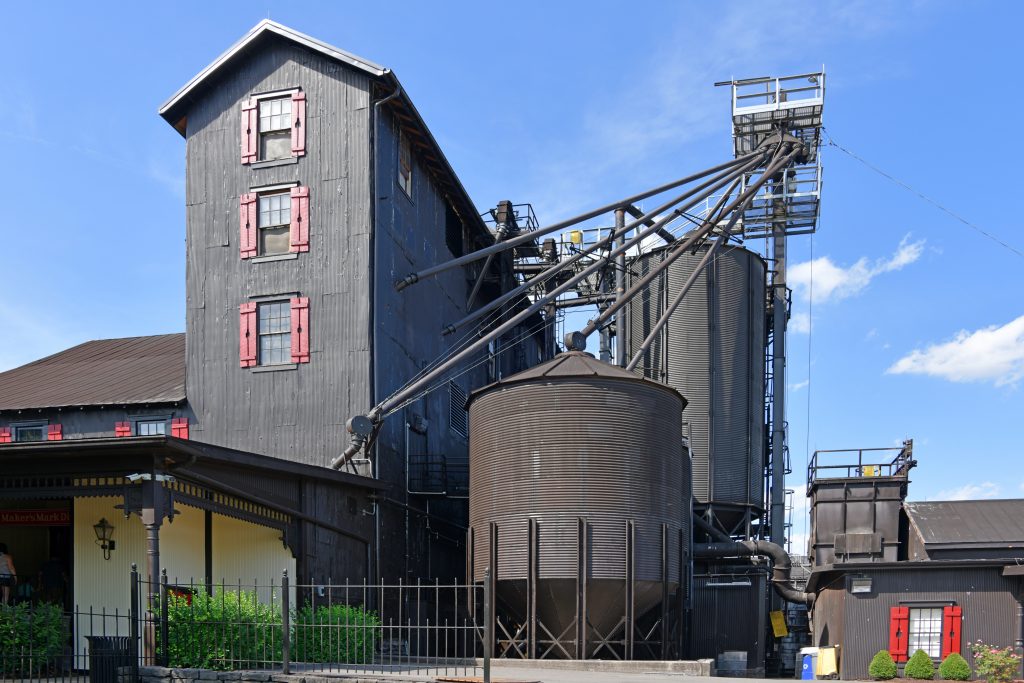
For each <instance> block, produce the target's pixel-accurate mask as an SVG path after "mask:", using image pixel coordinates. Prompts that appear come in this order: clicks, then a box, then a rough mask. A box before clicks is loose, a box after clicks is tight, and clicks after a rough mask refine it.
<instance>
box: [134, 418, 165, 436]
mask: <svg viewBox="0 0 1024 683" xmlns="http://www.w3.org/2000/svg"><path fill="white" fill-rule="evenodd" d="M135 433H136V435H138V436H156V435H158V434H166V433H167V422H166V421H164V420H146V421H145V422H136V423H135Z"/></svg>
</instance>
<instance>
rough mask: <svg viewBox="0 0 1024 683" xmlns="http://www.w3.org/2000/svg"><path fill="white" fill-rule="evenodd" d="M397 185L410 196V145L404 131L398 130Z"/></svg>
mask: <svg viewBox="0 0 1024 683" xmlns="http://www.w3.org/2000/svg"><path fill="white" fill-rule="evenodd" d="M398 186H399V187H400V188H402V191H403V192H405V193H406V194H407V195H409V196H410V197H412V145H411V144H410V143H409V136H407V135H406V134H405V131H401V130H400V131H399V132H398Z"/></svg>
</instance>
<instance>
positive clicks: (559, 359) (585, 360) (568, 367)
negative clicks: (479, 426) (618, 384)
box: [468, 351, 686, 407]
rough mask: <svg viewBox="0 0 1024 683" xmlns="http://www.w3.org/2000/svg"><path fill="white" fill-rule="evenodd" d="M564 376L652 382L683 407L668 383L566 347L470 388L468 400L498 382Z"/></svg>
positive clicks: (500, 383)
mask: <svg viewBox="0 0 1024 683" xmlns="http://www.w3.org/2000/svg"><path fill="white" fill-rule="evenodd" d="M566 377H602V378H612V379H620V380H626V381H629V382H640V383H642V384H652V385H654V386H657V387H660V388H662V389H664V390H666V391H670V392H672V393H673V394H676V395H677V396H679V398H682V399H683V407H686V399H685V398H684V397H683V396H682V394H680V393H679V392H678V391H676V390H675V389H673V388H672V387H670V386H668V385H666V384H662V383H661V382H652V381H651V380H649V379H644V378H642V377H640V376H639V375H637V374H636V373H633V372H630V371H628V370H626V369H625V368H620V367H619V366H617V365H612V364H610V363H605V362H604V361H602V360H598V359H597V358H594V357H593V356H592V355H590V354H589V353H587V352H586V351H566V352H565V353H560V354H558V355H557V356H555V357H554V358H552V359H551V360H549V361H547V362H546V363H541V364H540V365H535V366H533V367H532V368H529V369H528V370H524V371H522V372H520V373H517V374H515V375H509V376H508V377H503V378H502V379H500V380H498V381H497V382H494V383H493V384H489V385H487V386H485V387H481V388H480V389H477V390H476V391H474V392H473V393H472V394H471V395H470V399H469V401H468V403H472V402H473V399H474V398H476V396H477V395H479V394H482V393H485V392H487V391H490V390H491V389H493V388H495V387H498V386H504V385H508V384H515V383H517V382H528V381H531V380H538V379H563V378H566Z"/></svg>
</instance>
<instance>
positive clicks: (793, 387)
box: [789, 379, 811, 391]
mask: <svg viewBox="0 0 1024 683" xmlns="http://www.w3.org/2000/svg"><path fill="white" fill-rule="evenodd" d="M810 383H811V380H809V379H805V380H804V381H803V382H797V383H796V384H790V385H789V390H790V391H800V390H801V389H803V388H805V387H806V386H807V385H809V384H810Z"/></svg>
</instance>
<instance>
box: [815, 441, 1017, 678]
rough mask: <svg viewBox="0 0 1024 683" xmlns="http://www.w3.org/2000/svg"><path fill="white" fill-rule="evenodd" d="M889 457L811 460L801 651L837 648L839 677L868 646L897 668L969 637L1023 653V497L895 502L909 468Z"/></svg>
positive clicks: (904, 454)
mask: <svg viewBox="0 0 1024 683" xmlns="http://www.w3.org/2000/svg"><path fill="white" fill-rule="evenodd" d="M895 450H898V451H899V453H898V454H897V455H896V457H895V458H894V459H893V460H891V461H885V460H883V461H880V462H879V461H877V458H876V459H870V458H869V459H865V457H864V456H865V452H856V456H855V457H854V459H852V460H846V461H844V462H843V463H841V464H834V463H833V464H826V463H825V462H824V461H823V460H822V459H820V458H819V455H820V454H815V458H814V459H813V460H812V462H811V467H810V470H809V478H808V479H809V481H808V487H809V494H810V496H811V499H812V500H811V539H810V540H811V554H812V557H814V558H815V566H814V568H813V570H812V572H811V576H810V580H809V582H808V586H807V590H808V591H809V592H813V593H815V594H816V600H815V603H814V608H813V613H812V619H811V622H812V628H813V644H814V645H815V646H818V647H838V665H839V674H840V676H841V678H843V679H864V678H867V677H868V665H869V663H870V662H871V658H872V657H873V656H874V655H875V653H876V652H878V651H879V650H889V652H890V653H891V654H892V655H893V658H894V659H895V660H896V661H897V663H898V664H899V665H900V667H901V668H902V666H903V664H904V663H905V662H906V661H907V659H908V658H909V657H910V655H912V654H913V653H914V652H915V651H916V650H919V649H920V650H924V651H925V652H926V653H928V654H929V655H930V656H931V657H932V659H933V660H934V662H935V663H936V665H937V664H938V663H939V662H941V660H942V659H944V658H945V657H946V656H947V655H948V654H950V653H953V652H955V653H959V654H962V655H963V656H964V657H965V658H966V659H967V660H968V661H971V652H970V645H971V643H975V642H977V641H978V640H981V641H983V642H985V643H987V644H990V645H996V646H999V647H1016V648H1021V647H1024V500H975V501H943V502H905V497H906V494H907V488H908V484H909V482H910V480H909V473H910V470H911V469H912V468H913V467H914V465H915V464H916V461H914V460H913V457H912V444H910V442H907V444H905V445H904V447H903V448H902V449H895ZM867 455H869V456H870V455H875V454H874V453H869V454H867Z"/></svg>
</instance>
